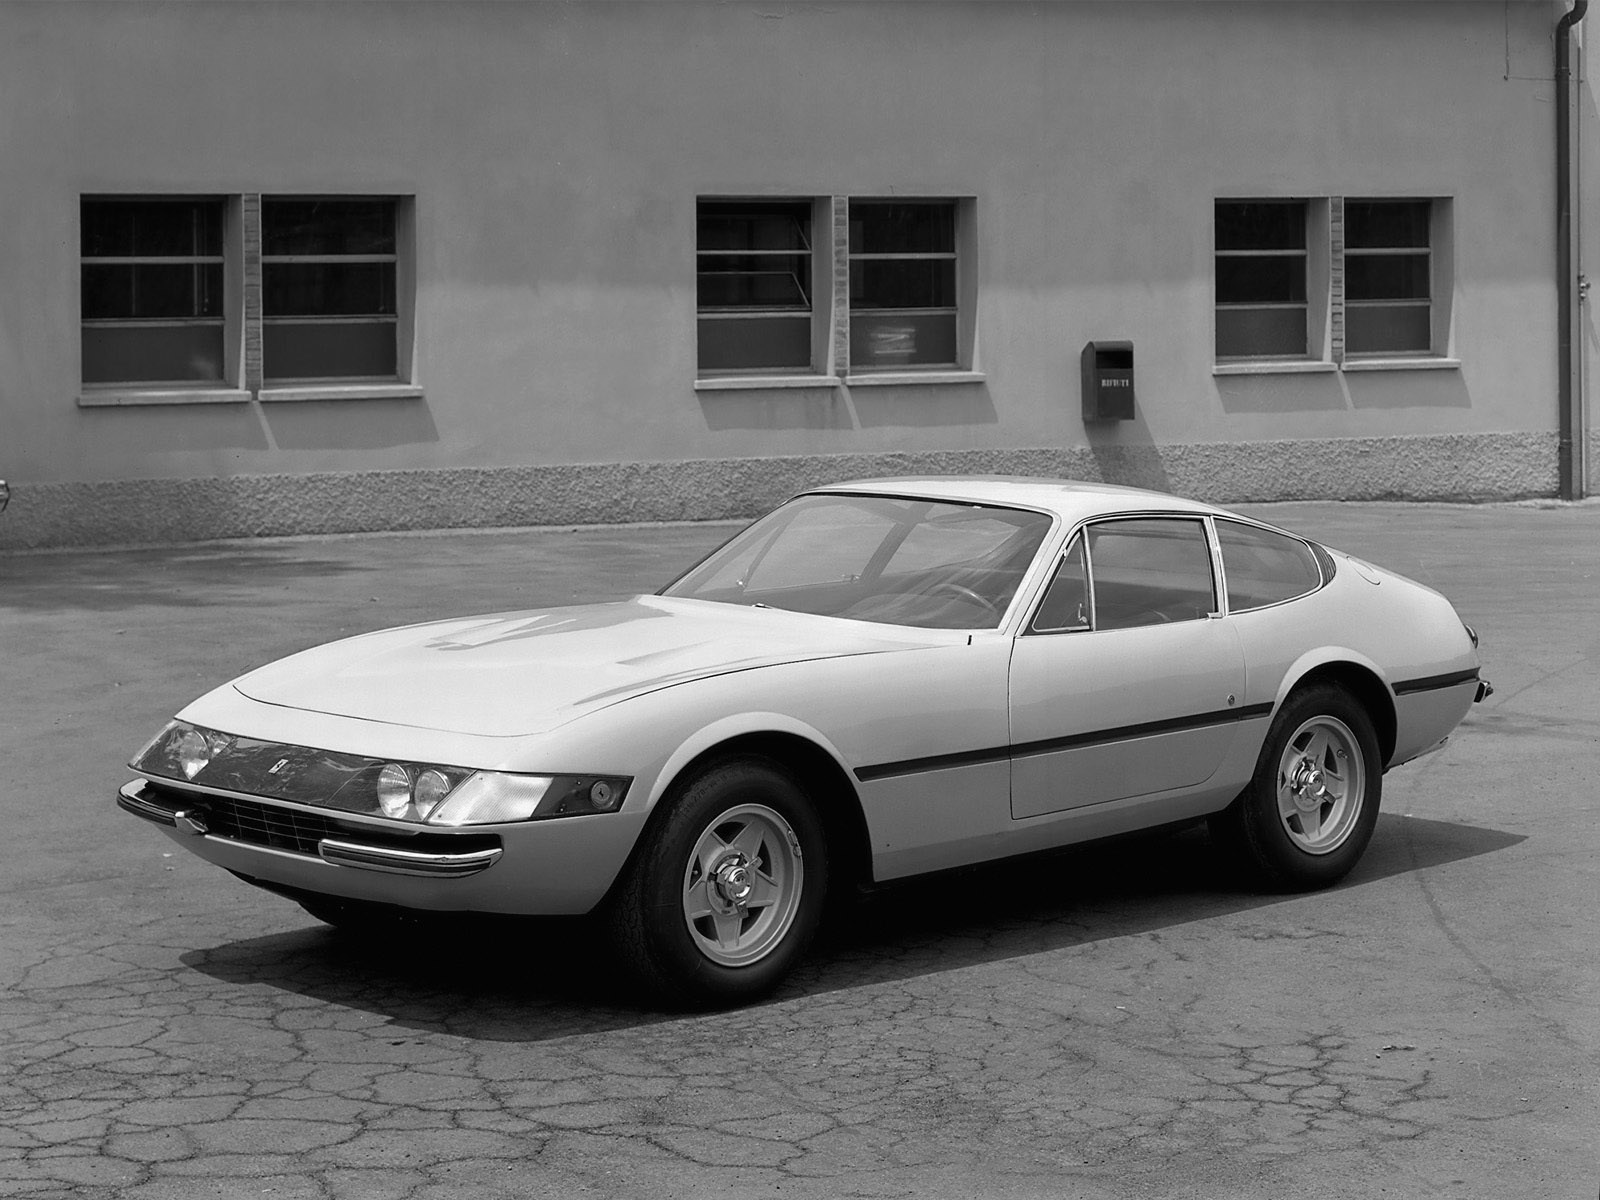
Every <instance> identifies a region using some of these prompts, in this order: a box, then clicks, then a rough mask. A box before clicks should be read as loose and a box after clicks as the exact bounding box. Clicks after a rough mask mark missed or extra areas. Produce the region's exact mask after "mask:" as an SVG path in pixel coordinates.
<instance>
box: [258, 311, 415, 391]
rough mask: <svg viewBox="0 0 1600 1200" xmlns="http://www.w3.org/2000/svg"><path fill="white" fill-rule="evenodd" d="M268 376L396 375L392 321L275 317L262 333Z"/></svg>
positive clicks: (265, 367)
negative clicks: (331, 320)
mask: <svg viewBox="0 0 1600 1200" xmlns="http://www.w3.org/2000/svg"><path fill="white" fill-rule="evenodd" d="M261 352H262V372H263V374H264V375H265V377H266V378H268V379H324V378H348V377H357V376H359V377H365V378H379V379H393V378H394V377H395V360H396V352H395V325H394V322H393V321H333V322H325V323H323V322H303V321H289V322H278V321H272V322H269V323H267V324H266V325H264V326H263V327H262V331H261Z"/></svg>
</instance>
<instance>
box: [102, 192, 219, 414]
mask: <svg viewBox="0 0 1600 1200" xmlns="http://www.w3.org/2000/svg"><path fill="white" fill-rule="evenodd" d="M107 203H110V204H116V203H128V204H148V203H158V204H164V203H172V204H216V205H218V206H219V207H220V210H221V247H220V250H221V252H220V254H215V255H179V256H160V255H157V256H150V255H133V256H99V255H96V256H91V255H86V254H84V253H83V229H84V217H85V208H86V206H88V205H90V204H107ZM77 214H78V215H77V229H78V237H77V239H76V245H77V246H78V253H77V258H78V271H77V273H76V286H77V289H78V290H77V310H78V357H77V361H78V383H79V404H80V405H91V406H92V405H94V404H123V403H130V402H133V401H134V399H135V398H137V397H140V396H154V397H161V398H163V399H164V400H165V401H166V402H170V403H205V402H207V401H210V400H213V399H226V400H235V399H242V398H244V396H243V393H242V391H241V388H240V384H241V380H242V378H243V374H242V371H243V364H242V362H241V355H240V343H241V332H242V324H243V308H244V305H243V297H242V287H241V285H240V280H241V277H242V262H243V255H242V239H241V228H242V222H241V220H240V205H239V197H237V196H231V195H219V194H217V193H212V192H107V191H99V192H83V193H80V194H79V196H78V209H77ZM202 261H204V262H205V263H208V264H217V265H220V266H221V267H222V312H221V315H220V316H219V317H214V318H213V317H207V318H141V317H131V318H100V317H85V316H84V315H83V304H84V296H83V282H82V281H83V269H84V268H85V267H86V266H90V265H92V264H96V263H113V264H119V265H120V264H126V265H141V264H152V265H163V264H171V263H174V262H177V263H192V264H199V263H201V262H202ZM179 325H214V326H220V329H221V347H220V356H219V361H220V367H221V370H220V373H219V377H218V378H216V379H192V380H179V379H174V380H163V379H139V380H132V379H130V380H95V381H91V380H89V379H87V378H86V377H85V376H86V372H85V371H84V355H85V352H86V346H85V340H86V339H85V338H84V336H83V332H84V330H86V329H92V328H113V327H120V328H171V327H174V326H179Z"/></svg>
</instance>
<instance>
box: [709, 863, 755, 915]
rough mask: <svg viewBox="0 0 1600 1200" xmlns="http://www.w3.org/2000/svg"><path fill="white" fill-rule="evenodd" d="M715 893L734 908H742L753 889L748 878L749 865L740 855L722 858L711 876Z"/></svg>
mask: <svg viewBox="0 0 1600 1200" xmlns="http://www.w3.org/2000/svg"><path fill="white" fill-rule="evenodd" d="M711 881H712V886H714V887H715V888H716V890H717V895H718V896H720V897H721V898H722V899H723V900H725V901H726V902H727V903H729V904H731V905H733V906H734V907H735V908H742V907H743V906H744V903H745V901H747V900H749V899H750V893H751V892H752V891H753V890H754V889H755V881H754V880H752V879H751V878H750V865H749V863H747V862H746V861H745V859H744V857H743V856H742V855H738V856H735V857H733V858H729V859H724V860H723V862H722V863H721V864H720V865H718V867H717V869H716V871H715V872H714V873H713V874H712V877H711Z"/></svg>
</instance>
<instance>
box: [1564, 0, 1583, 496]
mask: <svg viewBox="0 0 1600 1200" xmlns="http://www.w3.org/2000/svg"><path fill="white" fill-rule="evenodd" d="M1588 7H1589V0H1573V4H1572V11H1571V12H1569V13H1567V14H1566V15H1565V16H1563V17H1562V18H1561V20H1560V22H1559V23H1558V24H1557V25H1556V323H1557V325H1558V326H1559V329H1558V332H1557V337H1556V408H1557V432H1558V449H1557V456H1558V463H1557V472H1558V478H1559V489H1560V496H1561V499H1563V500H1577V499H1579V498H1580V497H1581V495H1582V493H1583V481H1582V480H1580V479H1579V478H1578V471H1577V464H1578V461H1579V458H1578V453H1577V449H1578V447H1577V445H1576V443H1575V440H1574V431H1575V430H1577V428H1578V427H1579V425H1580V424H1581V423H1582V419H1581V418H1582V414H1581V413H1580V412H1579V411H1578V406H1579V405H1580V404H1582V403H1583V397H1582V396H1580V395H1579V394H1578V392H1577V389H1575V388H1574V387H1573V386H1572V297H1573V292H1574V290H1575V289H1574V287H1573V279H1572V115H1571V109H1572V27H1573V26H1574V25H1576V24H1577V23H1578V22H1579V21H1581V20H1583V14H1584V12H1585V11H1586V10H1587V9H1588Z"/></svg>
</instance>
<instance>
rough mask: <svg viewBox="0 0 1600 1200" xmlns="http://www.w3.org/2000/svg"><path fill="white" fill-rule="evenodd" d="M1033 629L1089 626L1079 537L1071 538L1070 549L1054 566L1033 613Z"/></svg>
mask: <svg viewBox="0 0 1600 1200" xmlns="http://www.w3.org/2000/svg"><path fill="white" fill-rule="evenodd" d="M1033 628H1034V630H1035V632H1038V633H1049V632H1052V631H1055V630H1062V629H1087V628H1089V576H1088V573H1087V572H1086V571H1085V570H1084V567H1083V539H1082V538H1080V537H1075V538H1073V539H1072V547H1071V549H1069V550H1068V551H1067V553H1066V557H1065V558H1063V559H1062V560H1061V565H1060V566H1059V567H1057V568H1056V577H1055V578H1054V579H1052V580H1051V581H1050V589H1049V591H1047V592H1045V594H1044V602H1043V603H1042V604H1040V605H1039V611H1038V612H1037V613H1035V614H1034V618H1033Z"/></svg>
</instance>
